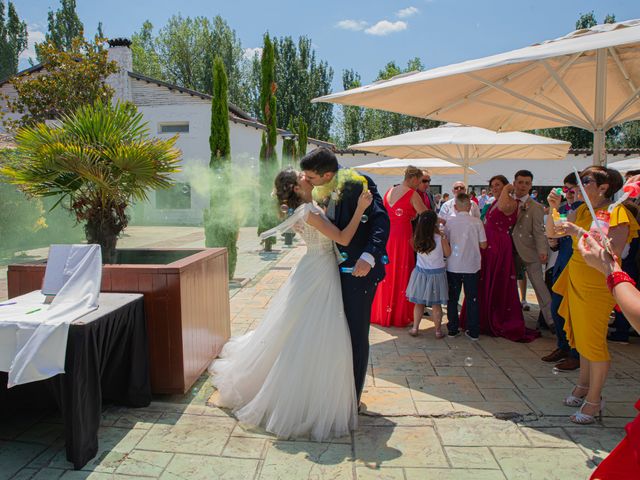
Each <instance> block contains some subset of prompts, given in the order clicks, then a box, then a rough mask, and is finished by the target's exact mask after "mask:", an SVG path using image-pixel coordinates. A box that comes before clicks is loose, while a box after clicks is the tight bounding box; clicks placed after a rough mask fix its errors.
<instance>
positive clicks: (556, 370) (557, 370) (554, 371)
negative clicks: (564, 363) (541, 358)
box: [551, 367, 560, 375]
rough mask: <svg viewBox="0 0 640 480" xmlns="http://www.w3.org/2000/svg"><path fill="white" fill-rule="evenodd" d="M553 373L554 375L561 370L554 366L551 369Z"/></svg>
mask: <svg viewBox="0 0 640 480" xmlns="http://www.w3.org/2000/svg"><path fill="white" fill-rule="evenodd" d="M551 373H553V374H554V375H558V374H559V373H560V370H559V369H558V367H553V368H552V369H551Z"/></svg>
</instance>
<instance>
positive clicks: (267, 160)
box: [258, 33, 278, 252]
mask: <svg viewBox="0 0 640 480" xmlns="http://www.w3.org/2000/svg"><path fill="white" fill-rule="evenodd" d="M261 67H262V83H261V85H260V103H261V107H262V123H264V125H265V126H266V127H267V129H266V131H264V132H262V148H261V149H260V216H259V219H258V235H260V234H261V233H262V232H265V231H267V230H269V229H270V228H273V227H274V226H275V225H276V224H277V221H278V220H277V216H276V204H275V201H274V199H273V198H272V197H271V191H272V189H273V179H274V178H275V174H276V170H277V169H278V156H277V154H276V143H277V142H278V128H277V122H276V118H277V115H276V90H277V89H278V86H277V84H276V80H275V49H274V44H273V42H272V41H271V38H270V37H269V34H268V33H267V34H265V36H264V46H263V48H262V60H261ZM274 243H275V239H274V238H267V239H266V240H265V241H264V249H265V251H267V252H270V251H271V250H272V246H273V244H274Z"/></svg>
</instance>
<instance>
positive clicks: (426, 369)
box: [0, 248, 640, 480]
mask: <svg viewBox="0 0 640 480" xmlns="http://www.w3.org/2000/svg"><path fill="white" fill-rule="evenodd" d="M303 253H304V249H303V248H294V249H291V250H288V251H284V252H282V253H281V254H280V256H279V258H278V259H277V260H276V261H274V262H273V263H271V264H270V265H271V267H274V268H270V269H266V270H263V271H261V272H259V273H258V274H256V276H255V277H254V279H253V280H252V281H251V282H250V283H249V284H247V285H246V286H244V287H243V288H240V289H238V290H237V291H236V292H235V294H234V295H233V296H232V297H231V312H232V317H233V318H232V322H233V323H232V328H233V331H234V333H235V334H240V333H244V332H246V331H248V330H249V329H251V328H255V325H256V324H257V322H259V319H260V318H262V316H263V315H264V312H265V310H266V308H268V305H269V303H270V302H271V301H272V298H273V295H274V293H275V292H277V290H278V288H279V287H280V285H282V283H284V281H285V280H286V279H287V278H288V276H289V275H290V273H291V269H292V268H293V267H294V266H295V264H296V263H297V262H298V260H299V259H300V257H301V256H302V254H303ZM536 317H537V310H535V309H534V311H533V312H531V313H530V314H528V315H527V321H528V322H529V324H530V325H532V324H533V323H534V321H535V319H536ZM433 332H434V330H433V324H432V323H431V322H430V321H429V320H428V319H425V320H424V321H423V325H422V329H421V335H420V336H419V337H417V338H413V337H410V336H409V335H408V334H407V332H406V331H405V330H404V329H393V328H378V327H376V326H373V327H372V329H371V343H372V349H371V357H370V367H369V372H368V373H369V374H368V378H367V386H366V388H365V392H364V395H363V400H364V402H365V404H366V412H365V414H364V415H360V417H359V428H358V429H357V430H356V431H355V432H353V434H352V435H351V436H350V437H345V438H343V439H337V440H335V441H332V442H325V443H318V442H310V441H307V440H304V439H300V440H295V441H292V440H283V439H277V438H275V437H274V436H272V435H270V434H268V433H267V432H265V431H264V430H262V429H259V428H254V429H248V428H247V427H246V426H243V425H240V424H239V423H238V422H237V421H236V420H235V419H234V418H233V416H232V415H231V414H230V412H228V411H226V410H224V409H219V408H217V407H215V406H213V405H212V404H211V403H209V402H208V401H209V399H210V397H211V396H212V394H214V389H213V387H212V386H211V384H210V382H209V381H208V378H207V377H206V376H203V377H202V378H201V379H200V380H199V382H198V383H197V384H196V386H195V388H194V389H193V391H192V392H189V393H188V394H187V395H171V396H157V397H155V398H154V401H153V402H152V404H151V405H150V406H149V407H146V408H142V409H128V408H122V407H116V406H107V407H106V408H105V411H104V412H103V417H102V427H101V430H100V433H99V441H100V452H99V454H98V456H97V457H96V458H95V459H94V460H92V461H91V462H90V463H89V464H88V465H87V466H86V467H85V469H83V470H82V471H79V472H76V471H73V470H72V469H71V465H70V464H69V463H68V462H66V459H65V455H64V438H63V432H62V425H61V421H60V417H59V415H56V414H47V415H41V416H38V417H36V416H34V414H24V415H23V416H21V417H15V418H12V419H11V421H9V422H6V424H3V425H0V479H3V478H24V479H27V478H30V479H34V478H66V479H78V478H91V479H94V478H95V479H102V478H105V479H106V478H122V479H125V478H126V479H131V478H162V479H179V478H189V479H214V478H225V479H227V478H229V479H235V478H238V479H240V478H241V479H262V478H263V479H269V478H278V479H288V478H292V479H314V480H315V479H325V478H327V479H343V478H344V479H350V480H351V479H353V480H356V479H364V480H367V479H392V480H396V479H406V480H410V479H414V480H417V479H421V480H422V479H425V478H437V479H438V480H445V479H473V480H478V479H479V480H482V479H512V478H515V479H519V478H535V479H539V478H544V479H547V478H549V479H553V478H562V479H568V478H571V479H574V478H576V479H582V478H584V479H586V478H588V476H589V474H590V472H591V471H592V469H593V468H594V466H595V465H596V464H597V463H598V462H600V461H602V459H603V458H604V457H605V456H606V455H607V453H608V452H609V451H610V450H611V449H612V448H613V447H614V446H615V444H616V443H617V442H618V441H619V440H620V439H621V438H622V436H623V435H624V430H623V427H624V425H625V424H626V423H627V422H628V421H630V419H631V418H632V417H634V416H635V413H636V412H635V411H634V410H633V402H634V401H635V399H636V398H637V396H638V393H640V373H639V372H640V368H639V367H640V344H639V343H638V341H637V340H636V339H634V340H633V341H632V344H631V345H624V346H622V345H611V350H612V353H613V359H614V366H613V368H612V375H611V382H610V383H608V384H607V387H606V388H605V392H604V395H605V397H606V398H607V399H610V402H609V405H608V406H607V408H606V409H605V417H604V418H603V421H602V423H601V424H597V425H594V426H576V425H574V424H572V423H571V422H570V421H569V420H568V416H569V415H570V414H571V413H572V412H573V410H574V409H571V408H568V407H564V406H563V405H562V403H561V400H562V398H563V396H565V395H566V394H567V393H569V391H570V389H571V385H572V384H573V382H575V380H576V378H577V375H576V373H575V372H571V373H562V374H555V373H554V372H553V371H552V365H549V364H545V363H543V362H541V361H540V360H539V357H540V356H541V355H543V354H544V353H547V352H548V351H551V350H552V349H553V348H554V339H553V337H551V336H549V335H548V334H545V336H543V338H541V339H538V340H536V341H535V342H533V343H530V344H520V343H513V342H509V341H507V340H504V339H497V338H489V337H481V339H480V341H478V342H475V343H472V342H470V341H468V340H467V339H466V338H464V337H459V338H455V339H443V340H436V339H435V338H434V335H433Z"/></svg>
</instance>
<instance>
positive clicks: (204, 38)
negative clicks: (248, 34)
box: [133, 15, 247, 107]
mask: <svg viewBox="0 0 640 480" xmlns="http://www.w3.org/2000/svg"><path fill="white" fill-rule="evenodd" d="M152 28H153V26H152V25H151V23H150V22H149V21H148V20H147V21H146V22H145V23H144V24H143V26H142V29H141V30H140V31H139V32H138V33H137V35H136V36H134V45H136V48H135V49H134V50H133V60H134V67H135V68H136V69H137V70H136V71H139V72H140V73H142V74H143V75H149V76H154V78H159V79H161V80H165V81H168V82H171V83H175V84H176V85H180V86H182V87H186V88H190V89H192V90H197V91H199V92H203V93H208V94H211V93H212V91H213V77H212V70H211V64H212V63H213V59H214V57H215V56H220V57H221V58H222V61H223V62H224V66H225V70H226V72H227V77H228V79H229V83H228V85H229V88H228V96H229V101H230V102H232V103H236V104H238V105H239V106H241V107H245V106H247V102H246V98H247V95H246V92H245V91H244V90H245V89H246V88H247V86H246V84H245V83H243V81H242V80H243V79H242V62H243V50H242V46H241V44H240V40H239V39H238V37H237V35H236V32H235V31H234V30H232V29H231V28H230V27H229V25H228V24H227V22H226V21H225V20H224V19H223V18H222V17H220V16H216V17H214V19H213V21H211V20H209V19H208V18H206V17H195V18H191V17H186V18H185V17H182V16H181V15H174V16H172V17H171V18H170V19H169V20H168V21H167V24H166V25H165V26H164V27H162V28H161V29H160V31H159V32H158V36H157V37H155V38H154V37H153V35H152ZM145 72H146V73H145ZM151 74H153V75H151Z"/></svg>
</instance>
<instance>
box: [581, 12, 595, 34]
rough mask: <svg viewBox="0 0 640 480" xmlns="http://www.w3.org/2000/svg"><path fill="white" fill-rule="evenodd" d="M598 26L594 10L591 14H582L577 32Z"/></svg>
mask: <svg viewBox="0 0 640 480" xmlns="http://www.w3.org/2000/svg"><path fill="white" fill-rule="evenodd" d="M597 24H598V21H597V20H596V16H595V14H594V13H593V10H591V11H590V12H587V13H581V14H580V18H578V20H576V30H581V29H583V28H591V27H595V26H596V25H597Z"/></svg>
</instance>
